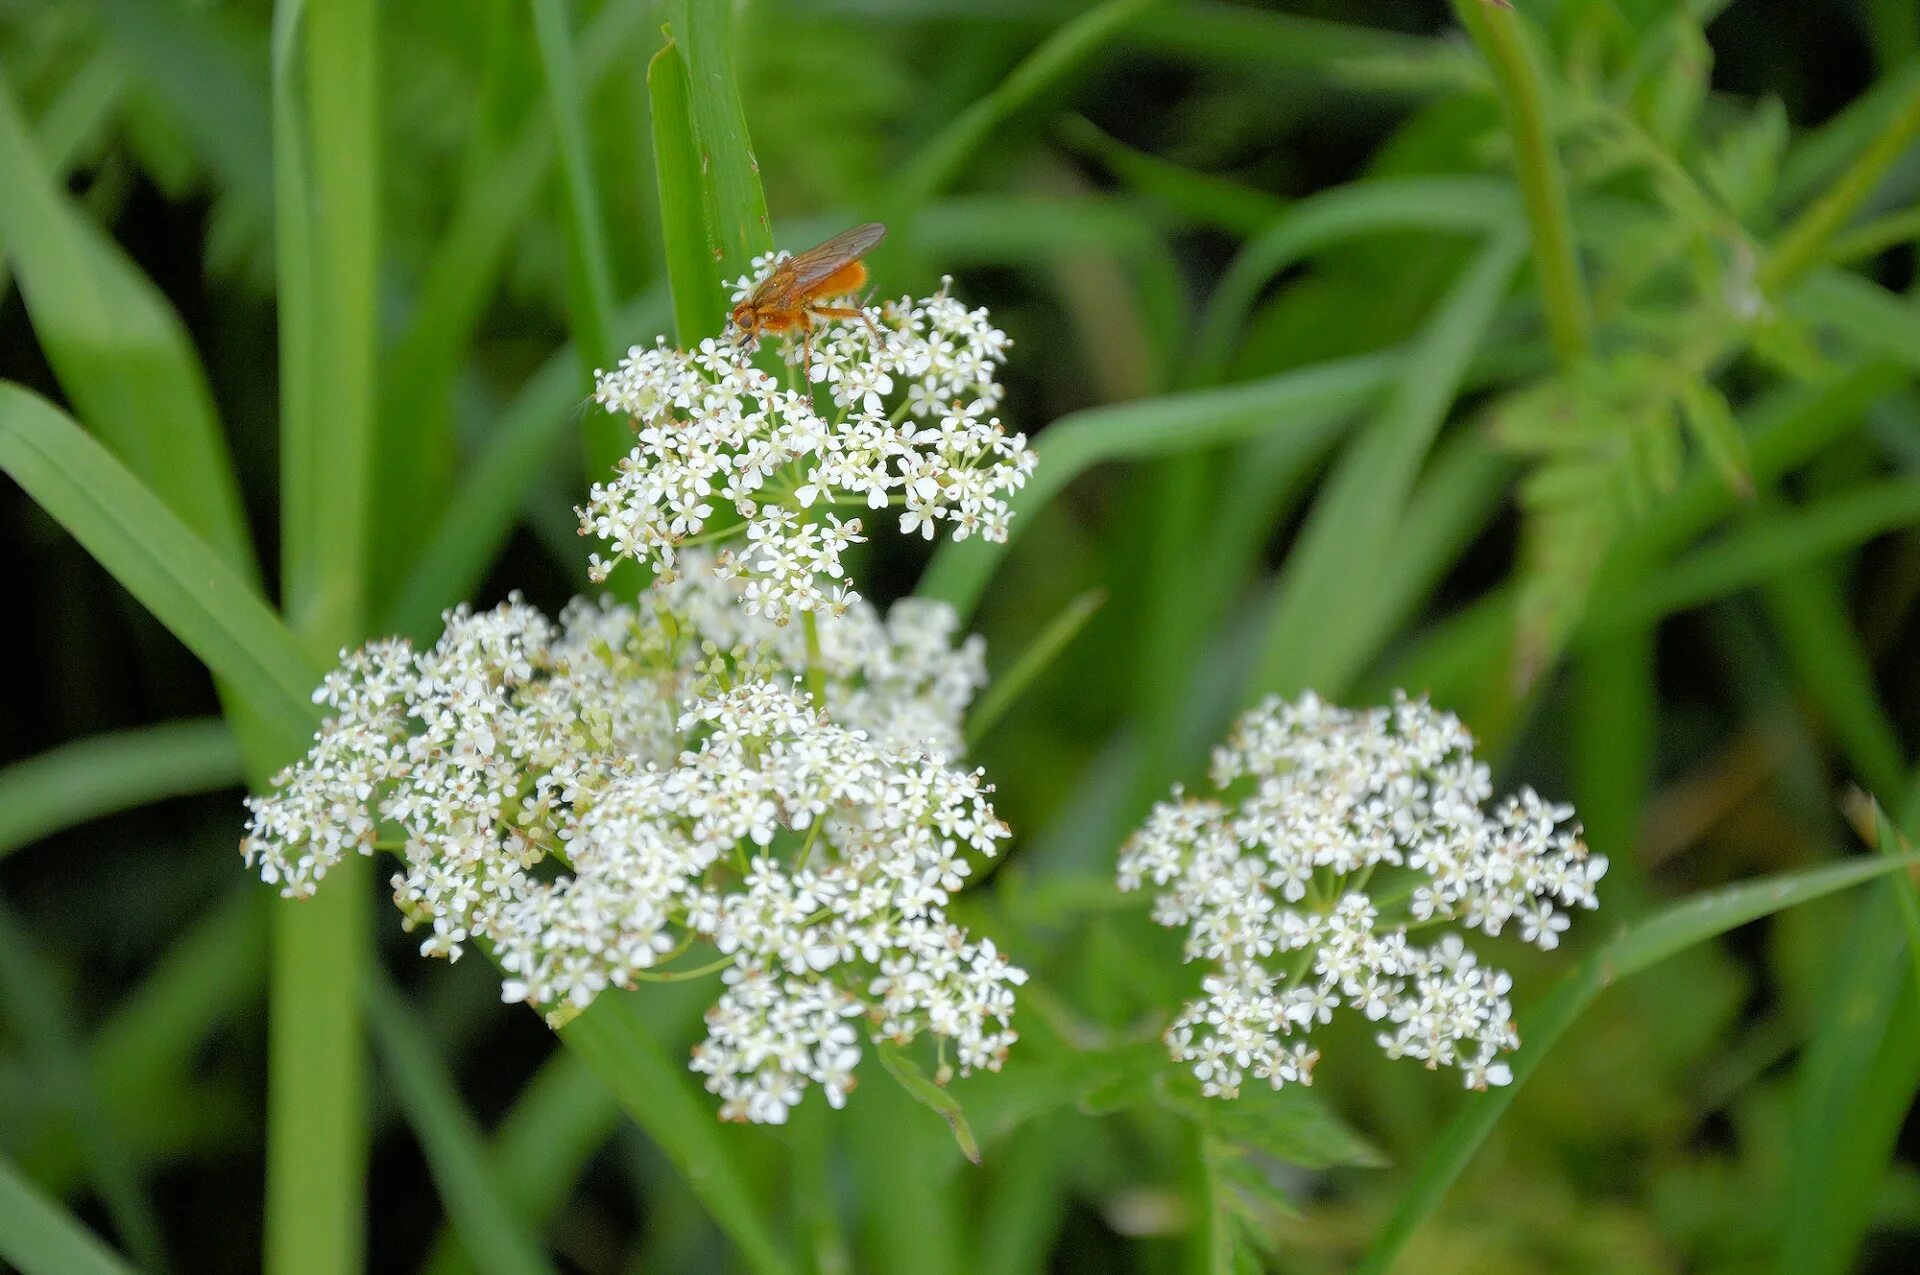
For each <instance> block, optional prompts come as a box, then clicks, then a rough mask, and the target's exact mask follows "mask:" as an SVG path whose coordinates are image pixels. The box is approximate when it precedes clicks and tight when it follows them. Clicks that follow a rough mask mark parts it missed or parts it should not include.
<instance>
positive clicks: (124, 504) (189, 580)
mask: <svg viewBox="0 0 1920 1275" xmlns="http://www.w3.org/2000/svg"><path fill="white" fill-rule="evenodd" d="M0 469H5V470H6V472H7V473H8V474H9V475H10V476H11V477H12V478H13V480H14V481H15V482H17V483H19V484H20V486H21V487H22V488H24V489H25V490H26V492H27V494H28V495H29V496H31V497H33V499H34V501H35V502H36V503H37V504H39V505H40V507H41V508H43V509H45V510H46V511H47V512H48V513H49V514H51V515H52V516H53V518H54V519H55V521H57V522H59V523H60V524H61V525H62V526H63V527H65V528H66V529H67V531H68V532H69V534H71V535H72V536H73V538H74V539H75V540H78V541H79V542H80V544H81V545H82V546H83V547H84V548H85V549H86V550H87V552H89V553H90V554H92V555H93V557H94V558H95V559H96V560H97V561H98V562H99V563H100V564H101V565H102V566H104V567H105V568H106V569H107V571H108V572H109V573H110V574H112V576H113V577H114V578H115V579H116V580H118V581H119V582H120V583H121V584H122V585H123V586H125V588H126V589H127V591H128V592H130V593H132V594H133V596H134V597H135V598H137V599H139V601H140V604H141V605H142V606H144V607H146V608H147V610H149V611H151V612H152V613H153V614H154V616H155V617H156V618H157V619H158V620H159V621H160V622H161V623H162V624H164V625H166V626H167V628H168V629H170V630H171V631H172V632H173V634H174V636H175V637H178V638H179V639H180V640H181V641H182V642H184V643H185V644H186V646H187V648H188V649H189V650H191V651H192V652H193V653H194V654H195V655H196V656H198V657H199V658H200V660H201V661H202V662H203V663H204V664H206V665H207V667H208V668H209V669H211V670H212V671H213V672H214V674H215V675H216V676H219V677H222V678H224V679H226V680H227V682H228V683H229V684H230V685H231V686H233V688H234V689H235V690H236V691H237V692H238V693H239V694H240V695H241V696H242V697H243V698H244V700H245V701H246V703H247V704H248V705H249V706H251V707H252V708H253V709H255V710H256V711H258V712H259V713H260V714H261V716H262V717H263V718H264V719H265V721H266V722H267V723H268V724H269V725H270V727H271V728H272V729H273V731H274V739H275V741H276V743H277V745H278V746H279V748H280V751H281V752H282V753H284V754H285V756H289V757H290V756H295V755H297V754H299V753H300V752H302V751H304V750H305V748H306V744H307V741H308V740H309V739H310V738H311V737H312V734H313V728H314V725H315V724H316V723H317V722H318V720H319V718H318V713H317V710H315V709H314V707H313V704H312V700H311V698H310V697H311V694H312V691H313V688H314V686H316V685H317V684H318V683H319V674H318V673H317V672H316V671H315V669H314V667H313V665H312V664H311V663H310V662H309V661H308V660H307V658H306V657H305V655H303V654H302V653H301V651H300V648H299V646H298V645H297V644H296V643H295V642H294V640H293V638H292V636H291V635H290V634H289V633H288V632H287V629H286V627H285V626H284V625H282V624H281V623H280V621H279V619H278V618H277V617H276V616H275V615H274V614H273V612H271V611H269V610H268V609H267V607H266V604H265V603H263V602H261V601H260V599H259V596H258V595H257V594H255V593H254V592H253V590H252V589H251V587H250V586H249V585H248V584H247V583H246V581H245V580H243V579H242V578H241V577H240V576H239V575H238V574H236V573H235V571H234V570H233V568H232V567H230V566H228V565H227V564H226V563H225V562H224V561H222V560H221V558H220V557H219V556H218V555H217V554H215V553H214V552H213V550H211V549H210V548H208V547H207V546H206V545H205V544H204V543H203V542H201V541H200V540H199V539H198V538H197V537H196V536H194V534H193V533H192V532H191V531H189V530H188V529H187V528H186V527H185V526H184V525H183V524H182V523H181V522H180V520H179V519H178V518H176V517H175V516H174V515H173V514H172V512H171V511H169V510H168V509H167V508H166V507H165V506H164V505H162V504H161V503H160V501H159V499H158V498H157V497H155V496H154V494H153V493H152V492H150V491H148V490H147V489H146V488H145V487H144V486H142V485H141V484H140V482H139V480H138V479H136V478H134V476H133V475H132V474H130V473H128V472H127V470H126V468H125V467H124V466H123V465H121V464H120V462H119V461H117V460H115V459H114V458H113V456H112V455H110V454H109V453H108V452H107V450H106V449H105V448H104V447H102V446H101V445H100V444H99V443H98V442H96V441H95V440H94V439H93V438H91V437H90V436H89V435H88V434H87V433H86V432H85V431H84V430H82V429H81V428H80V427H79V426H78V425H76V424H74V422H73V420H72V418H71V417H69V416H67V415H66V414H65V413H63V412H61V411H60V410H59V409H58V408H56V407H54V406H53V405H52V404H51V403H48V402H47V401H46V400H45V399H42V398H40V397H39V396H38V395H36V394H34V393H32V392H31V391H28V390H24V389H21V388H20V387H18V386H15V385H8V384H5V383H0Z"/></svg>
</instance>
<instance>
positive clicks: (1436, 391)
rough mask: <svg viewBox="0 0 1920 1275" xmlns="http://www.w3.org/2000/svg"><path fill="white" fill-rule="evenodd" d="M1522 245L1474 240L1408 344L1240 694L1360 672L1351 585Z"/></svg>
mask: <svg viewBox="0 0 1920 1275" xmlns="http://www.w3.org/2000/svg"><path fill="white" fill-rule="evenodd" d="M1525 252H1526V241H1525V237H1524V236H1522V235H1519V234H1516V233H1515V232H1513V231H1512V230H1506V231H1502V232H1500V233H1498V234H1497V235H1495V236H1494V237H1493V238H1492V239H1491V240H1490V241H1489V242H1488V243H1487V245H1486V246H1485V247H1484V248H1482V249H1481V251H1480V253H1479V255H1478V256H1477V257H1476V258H1475V259H1474V260H1473V262H1472V263H1471V264H1470V265H1469V266H1468V267H1467V268H1466V270H1465V271H1464V272H1463V273H1462V276H1461V278H1460V280H1459V282H1458V283H1456V284H1455V285H1454V287H1453V290H1452V292H1451V293H1450V294H1449V295H1448V296H1447V298H1446V299H1445V300H1444V301H1443V302H1442V303H1441V305H1440V307H1439V308H1438V309H1437V310H1436V311H1435V312H1434V315H1433V317H1432V318H1431V319H1429V320H1428V322H1427V325H1426V327H1425V329H1424V331H1423V332H1422V333H1421V335H1420V336H1419V337H1418V338H1417V339H1416V341H1415V342H1414V348H1413V350H1412V352H1411V353H1410V354H1409V355H1408V356H1407V358H1406V360H1405V361H1404V362H1403V363H1402V364H1401V366H1400V369H1399V374H1398V377H1397V380H1396V382H1395V385H1394V390H1393V396H1392V398H1391V399H1390V400H1389V402H1388V403H1387V405H1386V407H1385V409H1384V411H1383V412H1382V414H1381V416H1380V419H1379V420H1377V421H1376V422H1375V423H1374V424H1373V425H1372V426H1370V427H1369V428H1368V429H1367V430H1366V431H1365V432H1364V433H1363V434H1361V435H1360V436H1359V437H1357V438H1355V439H1354V441H1353V442H1352V443H1351V444H1349V446H1348V449H1347V451H1346V452H1345V454H1344V455H1343V456H1342V457H1341V459H1340V462H1339V463H1338V465H1337V466H1336V467H1335V470H1334V472H1333V474H1332V476H1331V477H1330V478H1329V479H1328V480H1327V482H1326V484H1325V485H1324V487H1323V488H1322V490H1321V492H1320V496H1319V498H1318V499H1317V500H1316V501H1315V502H1314V507H1313V510H1312V512H1311V513H1309V514H1308V516H1307V522H1306V525H1305V527H1303V528H1302V530H1301V533H1300V539H1299V541H1298V543H1297V544H1296V545H1295V546H1294V549H1293V551H1292V552H1291V553H1290V554H1289V555H1288V557H1287V561H1286V565H1285V566H1284V567H1283V568H1282V569H1281V575H1280V583H1279V588H1278V591H1277V593H1276V596H1275V599H1274V605H1273V610H1272V616H1271V619H1270V620H1269V622H1268V628H1267V633H1266V637H1265V640H1264V641H1263V643H1262V649H1261V652H1260V655H1259V658H1258V661H1257V664H1256V667H1255V669H1254V672H1253V675H1252V677H1251V678H1250V679H1249V687H1248V696H1247V697H1248V698H1253V697H1257V696H1259V695H1264V694H1269V693H1281V694H1285V693H1289V692H1292V691H1296V690H1299V689H1302V688H1305V687H1311V686H1319V685H1322V684H1323V683H1342V684H1344V683H1345V682H1346V681H1347V680H1348V679H1350V678H1351V677H1353V676H1354V675H1355V674H1356V673H1357V672H1358V671H1359V669H1358V667H1357V666H1356V665H1355V660H1356V657H1357V654H1358V651H1357V648H1356V646H1355V644H1354V643H1353V642H1352V641H1351V640H1350V638H1351V636H1352V633H1353V630H1354V629H1355V628H1356V627H1357V626H1358V625H1359V624H1361V623H1362V617H1363V616H1364V612H1360V611H1357V610H1356V609H1355V608H1353V607H1352V605H1351V602H1350V597H1351V590H1352V589H1353V588H1354V587H1355V584H1356V582H1361V581H1371V580H1372V579H1374V578H1375V577H1376V576H1377V575H1378V574H1379V571H1380V569H1381V564H1383V563H1384V562H1386V561H1387V560H1388V557H1389V550H1390V548H1391V546H1392V544H1393V542H1394V540H1395V536H1396V530H1397V520H1395V519H1392V518H1389V517H1385V516H1383V512H1384V511H1391V510H1397V509H1401V508H1404V507H1405V504H1406V501H1407V497H1408V495H1409V494H1410V493H1411V492H1412V490H1413V487H1414V483H1415V481H1416V479H1417V478H1418V476H1419V473H1420V468H1421V466H1422V464H1423V463H1424V462H1425V460H1426V457H1427V453H1428V451H1429V449H1430V448H1431V447H1432V445H1433V440H1434V437H1435V435H1436V434H1438V432H1439V430H1440V426H1441V423H1442V422H1443V421H1444V420H1445V419H1446V416H1447V413H1448V411H1449V410H1450V409H1451V408H1452V406H1453V402H1454V399H1455V397H1456V396H1457V395H1458V393H1459V389H1460V384H1461V381H1462V379H1463V377H1464V376H1465V373H1466V369H1467V365H1468V361H1469V360H1470V359H1471V358H1472V357H1473V353H1474V351H1475V350H1476V349H1477V348H1478V347H1479V345H1480V343H1481V342H1482V340H1484V338H1485V335H1486V332H1487V328H1488V325H1489V324H1490V323H1491V322H1492V320H1493V315H1494V312H1495V310H1496V309H1497V308H1498V307H1499V304H1500V301H1501V299H1502V298H1503V297H1504V296H1505V294H1506V291H1507V288H1508V285H1509V284H1510V283H1511V282H1512V279H1513V273H1514V271H1515V269H1516V268H1517V267H1518V266H1519V264H1520V259H1521V256H1522V255H1523V254H1524V253H1525ZM1343 616H1344V617H1345V619H1344V620H1343V619H1342V617H1343Z"/></svg>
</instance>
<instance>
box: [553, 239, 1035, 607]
mask: <svg viewBox="0 0 1920 1275" xmlns="http://www.w3.org/2000/svg"><path fill="white" fill-rule="evenodd" d="M759 264H760V265H761V266H762V267H763V268H770V267H771V264H772V262H771V260H770V259H769V260H767V261H763V262H761V263H759ZM864 313H865V315H866V319H867V320H868V322H848V323H842V324H837V325H834V326H831V327H828V328H825V329H823V330H821V331H820V332H819V333H818V334H817V337H816V339H815V340H814V342H813V346H812V358H811V362H810V364H809V366H808V368H807V369H806V370H805V372H804V373H801V374H796V373H795V372H794V371H793V369H791V368H789V374H788V378H787V383H785V384H783V383H782V381H781V379H780V378H778V377H776V376H774V375H772V374H770V373H767V372H764V371H762V370H760V369H759V368H757V367H755V366H754V365H753V363H752V362H751V355H752V350H751V349H750V348H749V343H747V342H745V341H743V340H740V339H732V340H712V339H709V340H707V341H704V342H702V343H701V345H700V348H699V349H697V350H692V351H686V350H678V349H673V348H670V347H668V346H667V345H666V344H665V343H664V342H662V343H661V344H659V345H658V346H656V347H654V348H652V349H642V348H639V347H635V348H634V349H633V350H631V351H629V352H628V354H627V357H626V358H625V359H624V360H622V362H621V364H620V366H619V367H618V368H616V369H614V370H613V371H611V372H603V373H601V374H600V376H599V378H598V384H597V387H596V389H595V392H594V397H595V398H596V399H597V400H598V401H599V402H600V403H601V404H603V405H604V406H605V407H606V408H607V410H608V411H610V412H613V413H616V414H618V415H622V416H626V417H629V418H630V419H631V420H632V423H633V428H634V432H635V445H634V448H633V451H632V452H631V453H630V454H629V455H628V456H627V457H626V458H625V459H623V460H622V461H621V464H620V470H619V473H618V474H617V475H615V476H614V478H613V479H612V480H611V481H608V482H605V483H601V484H597V485H595V486H594V488H593V489H592V491H591V492H590V493H589V498H588V503H587V505H586V507H585V508H583V509H581V510H580V529H581V533H582V534H583V535H593V536H596V537H598V538H599V539H601V540H603V541H605V542H606V544H607V546H608V551H607V552H606V554H605V555H604V556H603V555H602V554H595V555H594V556H593V559H592V563H591V567H592V571H593V573H594V577H595V578H596V579H604V578H605V576H606V574H607V573H608V572H609V571H610V570H612V568H613V566H614V565H615V564H617V563H618V562H620V561H621V560H623V559H629V558H631V559H634V560H637V561H639V562H642V563H645V564H648V565H650V566H652V567H653V568H655V569H656V570H657V571H658V573H659V574H660V575H661V576H663V577H666V578H671V577H672V576H673V575H674V574H675V573H676V571H677V569H678V568H677V563H678V561H679V558H680V555H681V552H682V551H683V550H684V549H685V548H686V547H687V546H689V545H695V544H703V543H712V542H719V541H726V540H738V541H740V542H741V543H740V544H739V545H737V546H733V547H730V548H729V550H728V552H726V553H723V554H722V555H721V558H720V565H721V569H722V570H723V571H724V572H726V573H728V574H732V575H737V576H739V577H741V578H742V580H743V581H744V589H743V599H744V601H745V603H746V605H747V607H748V608H749V609H750V610H752V611H754V612H755V613H757V614H763V615H767V616H770V617H772V618H773V619H775V620H777V621H784V620H786V619H787V618H789V617H790V616H791V615H792V614H793V613H794V612H796V611H801V612H818V611H823V610H838V609H840V608H842V607H844V606H846V605H847V604H848V602H849V601H851V600H852V599H853V598H855V597H857V596H858V595H857V594H856V593H855V592H854V590H853V588H852V586H851V584H850V583H848V581H847V579H846V569H845V567H844V565H843V563H842V558H843V556H844V555H845V553H846V551H847V549H848V548H849V547H850V546H851V545H854V544H856V543H858V542H860V541H861V540H862V539H863V538H864V537H863V535H862V524H861V521H860V519H859V517H857V516H850V517H845V518H843V517H842V516H841V515H840V514H839V513H837V512H835V511H836V510H837V509H841V508H856V509H886V508H890V507H891V508H898V509H899V510H900V529H901V531H902V532H904V533H907V534H913V533H915V532H918V533H919V534H920V535H922V536H924V537H926V538H927V539H932V538H933V536H934V533H935V530H936V524H939V523H943V522H944V523H946V524H947V525H948V526H949V527H950V528H951V533H952V535H953V538H954V539H956V540H963V539H965V538H967V537H968V536H973V535H978V536H983V537H985V538H987V539H990V540H1004V539H1005V538H1006V534H1007V519H1008V516H1009V512H1008V507H1007V502H1006V496H1007V494H1008V493H1010V492H1012V491H1013V490H1015V489H1017V488H1019V487H1020V486H1022V485H1023V484H1024V483H1025V482H1026V480H1027V477H1028V475H1030V474H1031V473H1032V472H1033V464H1034V455H1033V452H1032V451H1031V450H1029V449H1028V447H1027V442H1026V437H1025V436H1024V435H1022V434H1009V433H1007V431H1006V430H1005V429H1004V428H1003V427H1002V426H1001V424H1000V420H999V418H998V417H997V416H995V415H994V413H995V411H996V410H997V409H998V407H999V406H1000V402H1001V399H1002V397H1003V391H1002V390H1001V387H1000V384H999V382H998V380H997V379H996V376H997V374H998V371H999V366H1000V364H1001V363H1002V362H1003V361H1004V359H1005V355H1006V348H1007V337H1006V334H1005V333H1003V332H1001V331H1000V330H999V329H998V328H995V327H994V326H993V325H992V324H991V322H989V320H988V317H987V313H986V311H985V310H969V309H967V308H966V307H965V306H963V305H961V304H960V303H959V302H958V301H956V300H954V299H953V298H952V297H951V296H949V295H947V293H946V290H945V288H944V287H943V288H942V290H941V291H940V292H939V293H938V294H936V295H935V296H932V297H928V298H925V299H922V300H918V301H915V300H908V299H903V300H900V301H896V302H890V303H888V304H886V305H884V306H880V307H876V308H872V309H868V310H866V311H865V312H864ZM869 323H870V324H871V326H869ZM796 375H804V376H805V378H806V380H805V383H804V384H801V385H795V384H793V382H794V381H795V379H796Z"/></svg>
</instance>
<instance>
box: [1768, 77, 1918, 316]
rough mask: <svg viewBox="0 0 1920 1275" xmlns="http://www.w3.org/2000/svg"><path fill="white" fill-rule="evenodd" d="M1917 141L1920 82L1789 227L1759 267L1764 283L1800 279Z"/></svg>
mask: <svg viewBox="0 0 1920 1275" xmlns="http://www.w3.org/2000/svg"><path fill="white" fill-rule="evenodd" d="M1916 140H1920V84H1914V85H1912V86H1911V87H1909V88H1908V89H1907V90H1906V93H1905V95H1904V96H1903V97H1901V98H1899V99H1897V105H1896V106H1895V107H1894V109H1893V113H1892V115H1891V117H1890V118H1888V119H1887V121H1886V122H1885V123H1884V124H1883V125H1881V127H1880V129H1879V131H1878V132H1876V133H1875V134H1874V135H1873V137H1872V139H1871V140H1870V141H1869V142H1868V143H1867V145H1866V148H1865V149H1864V150H1862V151H1861V152H1860V154H1859V155H1858V156H1857V157H1856V158H1855V159H1854V161H1853V162H1852V163H1851V164H1849V165H1848V166H1847V169H1846V171H1845V172H1843V173H1841V174H1840V176H1839V178H1838V179H1836V180H1835V181H1834V183H1833V184H1832V185H1831V186H1829V187H1827V189H1826V190H1825V191H1824V192H1823V193H1822V194H1821V195H1820V197H1819V198H1818V199H1815V200H1814V201H1813V203H1812V205H1811V206H1809V207H1808V208H1807V210H1806V211H1805V212H1803V213H1802V214H1800V216H1799V217H1798V218H1797V219H1796V220H1795V221H1794V223H1793V224H1792V225H1791V226H1789V227H1787V230H1786V233H1785V234H1784V235H1782V236H1781V237H1780V239H1779V241H1778V242H1777V243H1775V244H1774V245H1773V250H1772V251H1771V252H1770V253H1769V254H1768V256H1767V259H1766V261H1765V263H1764V264H1762V266H1761V267H1760V275H1759V283H1760V286H1761V287H1762V288H1765V289H1769V290H1771V289H1775V288H1779V287H1781V286H1783V285H1785V284H1788V283H1791V282H1793V281H1794V280H1795V279H1798V278H1799V277H1800V275H1801V274H1803V273H1805V272H1806V271H1807V270H1809V269H1811V268H1812V267H1813V266H1814V265H1815V264H1816V263H1818V261H1819V260H1820V257H1821V254H1822V253H1824V252H1825V251H1826V247H1827V244H1828V243H1829V242H1830V241H1831V240H1832V239H1833V237H1834V236H1835V235H1836V234H1838V233H1839V232H1840V231H1841V230H1843V229H1845V227H1846V224H1847V222H1848V221H1849V220H1851V219H1852V217H1853V214H1854V213H1856V212H1858V211H1859V210H1860V206H1861V205H1862V204H1864V203H1866V201H1867V198H1868V196H1870V195H1872V194H1873V192H1874V191H1875V189H1877V188H1878V187H1879V185H1880V183H1881V181H1882V179H1884V178H1885V177H1886V175H1887V172H1888V170H1889V169H1891V168H1892V167H1893V166H1894V164H1896V163H1897V162H1899V160H1900V159H1901V157H1902V156H1904V155H1905V154H1906V153H1907V151H1908V149H1909V148H1911V147H1912V146H1913V144H1914V142H1915V141H1916Z"/></svg>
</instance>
